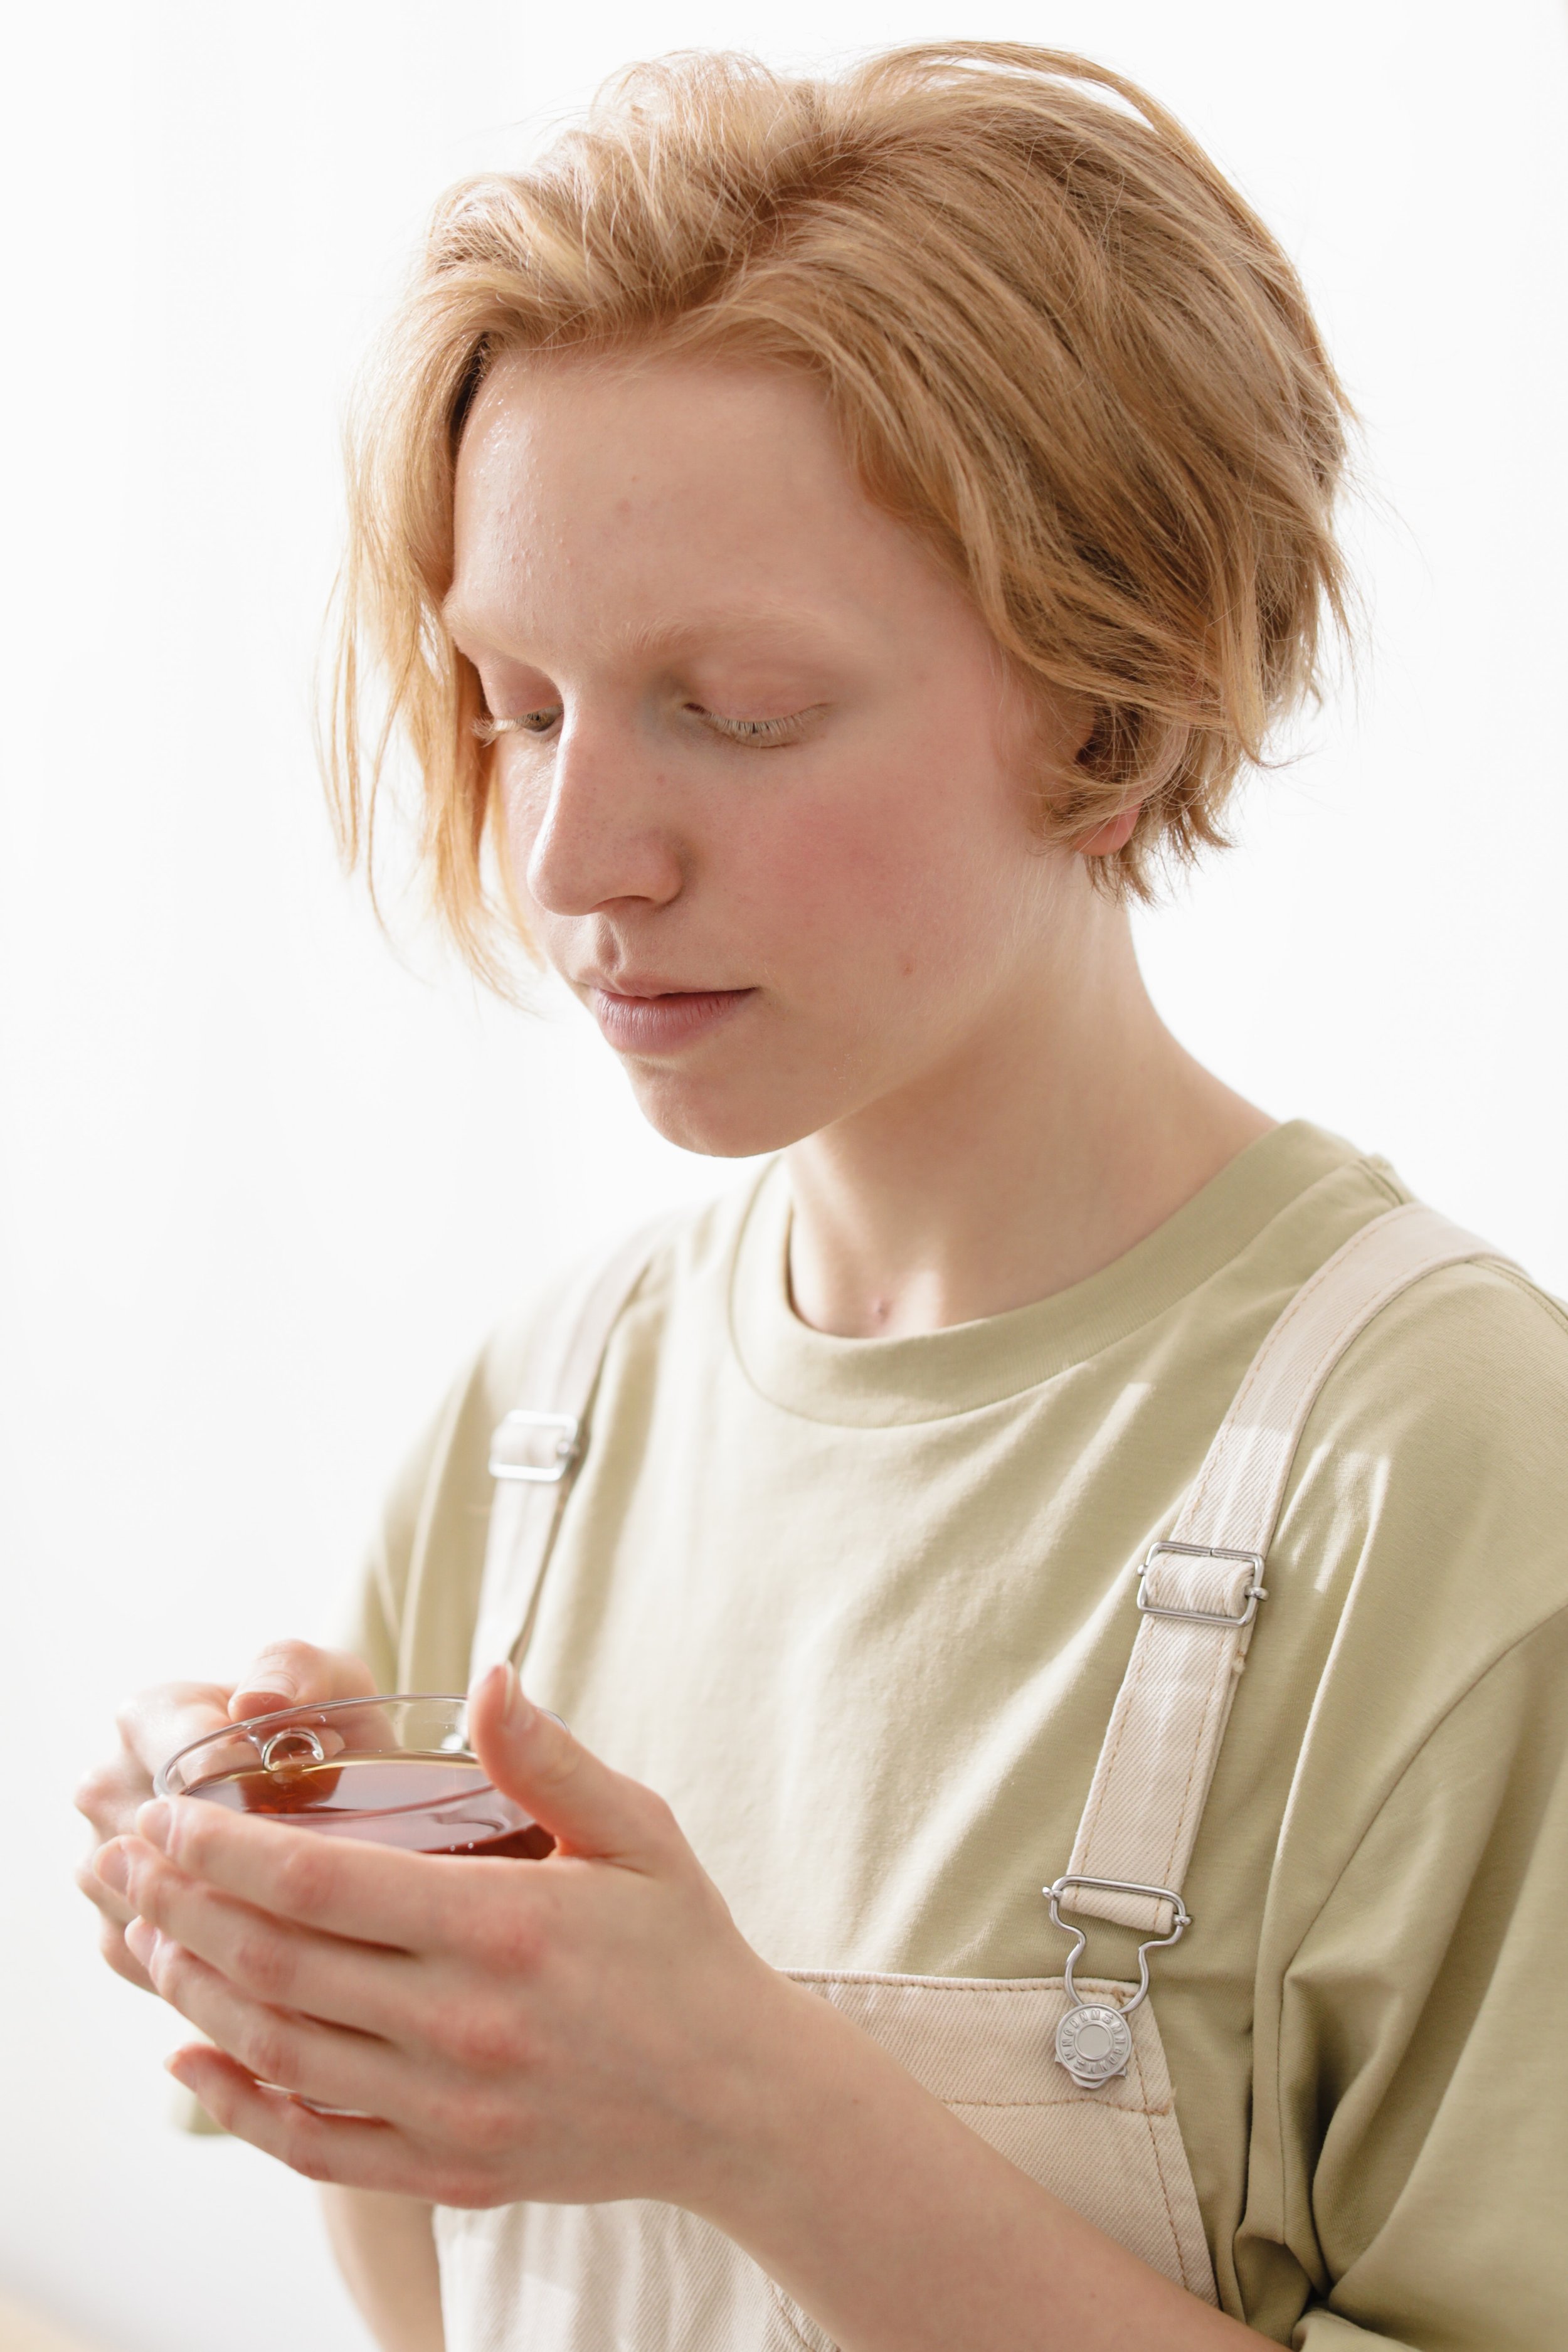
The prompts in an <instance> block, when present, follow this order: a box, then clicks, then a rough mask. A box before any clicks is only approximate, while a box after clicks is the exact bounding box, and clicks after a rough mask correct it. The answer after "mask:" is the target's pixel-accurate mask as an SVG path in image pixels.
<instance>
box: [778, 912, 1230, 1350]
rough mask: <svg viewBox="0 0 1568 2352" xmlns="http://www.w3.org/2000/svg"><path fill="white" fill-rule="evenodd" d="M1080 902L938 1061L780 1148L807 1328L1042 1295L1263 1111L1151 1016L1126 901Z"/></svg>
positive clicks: (1170, 1208)
mask: <svg viewBox="0 0 1568 2352" xmlns="http://www.w3.org/2000/svg"><path fill="white" fill-rule="evenodd" d="M1080 912H1081V918H1082V919H1081V920H1080V922H1079V923H1078V924H1075V925H1074V927H1073V933H1074V936H1073V938H1072V940H1069V941H1068V942H1066V943H1065V944H1064V943H1062V942H1060V941H1059V940H1058V944H1057V949H1056V953H1055V955H1054V957H1053V959H1052V968H1051V969H1049V970H1042V971H1038V972H1037V973H1035V974H1033V975H1031V976H1030V984H1028V985H1027V986H1025V987H1022V988H1019V989H1016V990H1015V991H1014V992H1012V995H1011V996H1010V997H1009V999H1008V1000H1007V1001H1005V1002H1002V1003H998V1004H996V1005H995V1006H994V1007H993V1008H992V1009H991V1011H990V1012H989V1013H988V1015H987V1017H986V1019H985V1021H984V1024H981V1025H980V1026H979V1027H978V1028H977V1029H976V1030H975V1031H973V1032H972V1033H970V1034H966V1035H965V1036H964V1037H963V1039H962V1040H961V1041H960V1043H959V1044H958V1045H957V1046H956V1047H955V1049H954V1050H952V1052H950V1053H949V1054H948V1055H946V1056H945V1057H944V1059H943V1060H942V1062H941V1063H940V1064H939V1065H938V1066H936V1067H934V1068H932V1069H931V1070H929V1071H927V1072H925V1073H922V1074H921V1076H920V1077H919V1078H918V1079H916V1080H915V1081H914V1082H913V1083H911V1084H910V1085H907V1086H905V1087H901V1088H900V1089H898V1090H897V1091H895V1092H893V1093H890V1094H889V1095H887V1096H885V1097H882V1098H881V1099H879V1101H877V1102H875V1103H872V1104H869V1105H868V1106H867V1107H866V1108H863V1109H861V1110H859V1111H858V1112H856V1113H854V1114H853V1115H852V1116H851V1117H849V1118H846V1119H843V1120H840V1121H839V1122H838V1123H837V1125H835V1126H834V1127H832V1128H828V1129H824V1130H823V1131H822V1132H821V1133H819V1134H816V1135H813V1136H808V1137H806V1138H805V1139H804V1140H803V1141H802V1142H800V1143H797V1144H795V1145H793V1146H792V1147H791V1149H790V1150H789V1152H788V1153H787V1155H786V1159H787V1164H788V1168H789V1173H790V1181H791V1186H792V1191H793V1194H794V1203H795V1214H794V1219H793V1223H792V1229H791V1240H790V1283H791V1289H792V1293H793V1297H794V1302H795V1312H796V1313H797V1314H798V1315H799V1316H800V1318H801V1319H802V1320H803V1321H804V1322H805V1323H808V1324H810V1325H811V1326H812V1327H813V1328H814V1329H816V1330H819V1331H827V1332H832V1333H836V1334H837V1335H838V1336H840V1337H842V1338H846V1339H892V1338H906V1337H909V1336H910V1335H912V1334H915V1333H920V1332H926V1331H936V1330H942V1329H944V1328H947V1327H948V1326H949V1325H951V1324H954V1323H968V1322H973V1321H975V1320H977V1319H978V1318H981V1317H983V1316H987V1315H1000V1314H1004V1313H1005V1312H1006V1311H1007V1309H1009V1308H1010V1307H1025V1306H1028V1305H1029V1304H1031V1303H1032V1302H1033V1301H1035V1300H1037V1299H1040V1298H1048V1297H1051V1296H1052V1295H1053V1294H1054V1293H1056V1292H1058V1291H1060V1290H1066V1289H1067V1288H1068V1287H1069V1286H1071V1285H1072V1284H1074V1283H1076V1282H1082V1281H1084V1280H1085V1279H1086V1278H1087V1277H1088V1276H1089V1275H1092V1274H1096V1273H1098V1272H1099V1270H1100V1267H1102V1266H1105V1265H1110V1263H1111V1262H1112V1260H1113V1259H1116V1258H1118V1257H1120V1256H1121V1255H1122V1254H1123V1253H1124V1252H1125V1251H1127V1250H1129V1249H1131V1247H1132V1246H1133V1244H1135V1243H1137V1242H1139V1241H1142V1239H1143V1237H1144V1236H1145V1234H1151V1233H1152V1232H1153V1231H1154V1229H1155V1227H1156V1226H1158V1225H1161V1224H1163V1223H1164V1221H1165V1219H1166V1218H1167V1217H1169V1216H1172V1215H1173V1214H1174V1213H1175V1211H1176V1210H1177V1209H1179V1208H1180V1207H1181V1206H1182V1205H1183V1203H1184V1202H1186V1201H1189V1200H1191V1198H1192V1197H1193V1195H1194V1193H1195V1192H1198V1191H1200V1190H1201V1189H1202V1187H1203V1186H1204V1185H1205V1184H1206V1183H1207V1182H1208V1181H1209V1180H1210V1178H1211V1177H1214V1176H1216V1175H1217V1174H1218V1173H1219V1171H1220V1170H1221V1169H1222V1168H1224V1167H1225V1166H1226V1164H1227V1163H1228V1162H1229V1161H1230V1160H1233V1159H1234V1158H1235V1157H1236V1155H1237V1152H1238V1151H1241V1150H1244V1149H1245V1148H1246V1146H1247V1144H1249V1143H1252V1142H1255V1141H1256V1140H1257V1139H1258V1137H1259V1136H1260V1135H1264V1134H1266V1133H1267V1132H1268V1129H1270V1128H1271V1127H1272V1126H1273V1125H1274V1123H1275V1122H1274V1121H1273V1120H1272V1119H1271V1118H1268V1117H1267V1116H1266V1115H1265V1113H1263V1112H1262V1111H1260V1110H1258V1109H1256V1108H1254V1107H1253V1105H1252V1104H1250V1103H1247V1102H1245V1101H1243V1100H1242V1098H1241V1097H1240V1096H1238V1095H1236V1094H1233V1093H1232V1092H1231V1090H1230V1088H1229V1087H1226V1086H1223V1085H1222V1084H1221V1083H1220V1081H1219V1080H1218V1079H1217V1078H1215V1077H1214V1076H1212V1075H1211V1074H1210V1073H1209V1072H1208V1071H1207V1070H1205V1069H1204V1068H1203V1067H1202V1066H1200V1065H1199V1064H1198V1063H1197V1062H1195V1061H1194V1059H1193V1058H1192V1056H1191V1055H1189V1054H1188V1053H1186V1052H1185V1051H1184V1048H1183V1047H1182V1046H1181V1045H1178V1044H1177V1042H1176V1040H1175V1039H1174V1038H1173V1036H1172V1035H1171V1034H1170V1032H1169V1030H1167V1029H1166V1028H1165V1026H1164V1024H1163V1022H1162V1021H1161V1020H1160V1017H1159V1015H1158V1014H1157V1013H1156V1012H1155V1010H1154V1008H1153V1005H1152V1003H1151V1002H1150V1000H1149V996H1148V992H1147V991H1146V990H1145V988H1144V986H1143V982H1142V974H1141V973H1140V971H1139V970H1138V964H1137V959H1136V956H1135V954H1134V952H1133V948H1132V940H1131V929H1130V927H1129V925H1128V922H1127V919H1126V916H1125V914H1124V913H1123V911H1122V910H1121V908H1115V907H1112V906H1110V905H1108V904H1106V903H1105V902H1104V901H1102V900H1099V899H1096V900H1095V901H1094V903H1093V905H1092V906H1090V907H1088V908H1082V909H1081V910H1080Z"/></svg>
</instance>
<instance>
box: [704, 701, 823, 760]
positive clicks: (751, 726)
mask: <svg viewBox="0 0 1568 2352" xmlns="http://www.w3.org/2000/svg"><path fill="white" fill-rule="evenodd" d="M686 708H687V709H688V710H689V711H690V712H691V713H692V715H693V717H694V718H698V719H701V721H702V723H703V725H704V726H705V727H709V728H711V729H712V730H713V732H714V733H715V734H716V735H722V736H724V737H725V738H726V739H727V740H728V741H730V742H731V743H744V744H747V745H749V746H750V747H751V748H752V750H753V751H771V750H773V749H774V748H776V747H777V746H778V745H780V744H783V743H793V742H795V740H796V739H797V737H798V736H799V734H800V731H801V729H802V728H803V727H804V726H805V722H806V720H807V719H809V718H810V717H811V713H810V711H809V710H796V711H792V712H791V714H790V716H789V717H788V718H787V719H723V718H721V716H720V714H719V713H718V711H716V710H706V709H703V707H702V705H701V704H700V702H689V703H688V704H687V706H686Z"/></svg>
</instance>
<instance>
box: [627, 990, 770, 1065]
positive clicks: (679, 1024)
mask: <svg viewBox="0 0 1568 2352" xmlns="http://www.w3.org/2000/svg"><path fill="white" fill-rule="evenodd" d="M755 994H756V991H755V990H754V989H751V988H672V989H667V990H663V991H661V992H660V993H659V994H658V995H657V996H622V995H619V994H617V993H616V992H615V991H614V990H612V989H608V988H591V989H590V990H589V992H588V1002H589V1003H590V1004H591V1006H592V1007H593V1011H594V1016H595V1020H596V1021H597V1022H598V1024H599V1027H600V1029H601V1030H602V1031H603V1032H604V1034H605V1038H606V1040H607V1041H608V1043H609V1044H610V1045H613V1046H614V1047H615V1048H616V1052H617V1053H620V1054H668V1053H673V1052H675V1051H676V1049H677V1048H678V1047H679V1046H681V1045H690V1043H691V1042H692V1040H693V1038H696V1037H701V1036H704V1035H706V1034H707V1033H708V1031H709V1030H710V1029H714V1028H716V1027H717V1026H718V1024H719V1023H720V1022H721V1021H724V1020H727V1019H728V1017H729V1015H730V1014H731V1013H733V1012H734V1011H735V1010H736V1009H737V1007H738V1006H740V1005H742V1004H744V1003H745V1002H746V1000H747V998H748V997H750V996H754V995H755Z"/></svg>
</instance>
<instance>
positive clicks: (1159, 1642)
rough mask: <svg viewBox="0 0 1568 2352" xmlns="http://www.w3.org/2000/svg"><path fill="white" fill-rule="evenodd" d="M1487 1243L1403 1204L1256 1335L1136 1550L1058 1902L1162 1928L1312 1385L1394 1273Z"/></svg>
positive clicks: (1457, 1258)
mask: <svg viewBox="0 0 1568 2352" xmlns="http://www.w3.org/2000/svg"><path fill="white" fill-rule="evenodd" d="M1500 1255H1501V1253H1500V1251H1498V1250H1495V1249H1494V1248H1493V1247H1492V1246H1491V1244H1489V1243H1488V1242H1484V1241H1481V1240H1479V1239H1478V1237H1477V1236H1476V1235H1475V1234H1468V1233H1465V1232H1463V1231H1462V1230H1461V1229H1460V1227H1458V1225H1452V1224H1450V1223H1448V1221H1447V1218H1446V1217H1441V1216H1439V1215H1438V1214H1437V1213H1436V1211H1435V1210H1432V1209H1427V1208H1424V1207H1423V1206H1422V1205H1421V1204H1420V1203H1419V1202H1409V1203H1408V1204H1406V1205H1405V1207H1403V1208H1398V1209H1391V1210H1390V1211H1389V1212H1388V1213H1387V1214H1386V1215H1384V1216H1381V1217H1374V1218H1373V1221H1372V1222H1371V1223H1370V1224H1366V1225H1363V1227H1362V1229H1361V1231H1360V1232H1359V1233H1357V1234H1353V1235H1352V1238H1351V1240H1349V1241H1348V1242H1346V1244H1344V1247H1343V1248H1342V1249H1341V1250H1338V1251H1336V1253H1335V1255H1333V1256H1332V1257H1331V1258H1330V1259H1328V1260H1327V1262H1326V1263H1325V1264H1324V1265H1321V1266H1320V1267H1319V1269H1318V1271H1317V1273H1316V1274H1314V1275H1313V1276H1312V1277H1311V1279H1310V1281H1309V1282H1307V1283H1305V1284H1304V1285H1303V1286H1302V1287H1301V1289H1300V1290H1299V1291H1298V1292H1297V1294H1296V1296H1295V1297H1294V1298H1293V1299H1292V1300H1291V1302H1290V1304H1289V1307H1287V1308H1286V1309H1285V1312H1284V1313H1283V1315H1281V1316H1280V1318H1279V1321H1278V1322H1277V1323H1276V1324H1275V1326H1274V1328H1273V1329H1272V1330H1271V1331H1270V1332H1269V1333H1268V1338H1267V1339H1265V1340H1264V1342H1263V1345H1262V1347H1261V1348H1260V1349H1258V1353H1257V1355H1256V1356H1255V1357H1254V1358H1253V1360H1252V1363H1251V1365H1250V1367H1249V1369H1248V1370H1247V1377H1246V1379H1245V1380H1244V1381H1242V1384H1241V1387H1240V1389H1239V1390H1238V1391H1237V1396H1236V1400H1235V1402H1234V1403H1233V1404H1232V1405H1231V1407H1230V1410H1229V1412H1227V1413H1226V1417H1225V1420H1224V1421H1223V1423H1221V1425H1220V1429H1219V1433H1218V1434H1217V1436H1216V1437H1215V1441H1214V1444H1212V1445H1211V1446H1210V1448H1209V1450H1208V1453H1207V1454H1206V1456H1205V1460H1204V1464H1203V1467H1202V1468H1201V1469H1200V1471H1199V1472H1198V1475H1197V1477H1196V1478H1195V1479H1194V1483H1193V1486H1192V1488H1191V1491H1190V1492H1189V1494H1188V1496H1187V1498H1186V1500H1185V1502H1184V1504H1183V1506H1182V1508H1181V1511H1180V1513H1179V1514H1178V1516H1177V1519H1176V1523H1175V1525H1174V1527H1173V1528H1172V1530H1171V1533H1170V1536H1169V1537H1168V1538H1166V1540H1164V1541H1163V1542H1162V1543H1157V1544H1155V1545H1154V1546H1153V1547H1152V1549H1151V1551H1150V1552H1149V1554H1148V1557H1147V1559H1145V1561H1144V1563H1143V1572H1142V1577H1141V1578H1140V1580H1139V1584H1138V1596H1137V1605H1138V1608H1139V1611H1140V1612H1141V1614H1140V1618H1139V1624H1138V1633H1137V1636H1136V1639H1135V1640H1134V1642H1133V1644H1132V1655H1131V1660H1130V1662H1129V1664H1128V1667H1127V1673H1126V1675H1125V1677H1124V1678H1123V1681H1122V1684H1121V1690H1120V1691H1119V1692H1118V1694H1117V1698H1116V1705H1115V1707H1114V1709H1113V1711H1112V1714H1111V1717H1110V1726H1109V1727H1108V1728H1107V1731H1106V1735H1105V1744H1104V1746H1103V1747H1102V1748H1101V1749H1100V1761H1099V1763H1098V1764H1097V1765H1096V1767H1095V1773H1094V1780H1093V1783H1092V1785H1091V1787H1090V1789H1089V1801H1088V1803H1087V1804H1086V1805H1085V1807H1084V1811H1083V1819H1082V1821H1081V1822H1079V1832H1078V1838H1077V1841H1076V1843H1075V1844H1074V1846H1073V1851H1072V1859H1071V1861H1070V1862H1069V1863H1068V1874H1067V1880H1066V1881H1060V1882H1058V1885H1060V1887H1061V1890H1062V1891H1061V1906H1062V1908H1063V1909H1064V1910H1070V1911H1077V1912H1082V1913H1086V1914H1088V1915H1089V1916H1092V1917H1095V1918H1100V1919H1114V1920H1118V1921H1120V1922H1121V1924H1122V1925H1123V1926H1125V1927H1136V1928H1138V1929H1140V1930H1142V1932H1143V1933H1145V1934H1148V1935H1152V1936H1157V1937H1166V1936H1169V1935H1170V1934H1171V1933H1172V1930H1173V1926H1174V1924H1175V1920H1176V1917H1177V1912H1176V1907H1175V1901H1174V1898H1175V1897H1177V1896H1178V1895H1180V1893H1181V1890H1182V1882H1183V1880H1184V1877H1185V1875H1186V1870H1187V1864H1188V1861H1189V1860H1190V1858H1191V1855H1192V1851H1193V1843H1194V1839H1195V1837H1196V1835H1197V1830H1198V1823H1199V1822H1200V1820H1201V1819H1202V1817H1203V1810H1204V1806H1205V1802H1206V1801H1207V1798H1208V1792H1209V1784H1210V1782H1211V1781H1212V1780H1213V1779H1214V1770H1215V1763H1216V1761H1217V1759H1218V1756H1219V1746H1220V1741H1221V1739H1222V1738H1224V1735H1225V1727H1226V1720H1227V1719H1228V1717H1229V1715H1230V1706H1231V1700H1232V1698H1233V1697H1234V1696H1235V1693H1236V1685H1237V1677H1238V1676H1239V1675H1240V1673H1241V1670H1242V1667H1243V1665H1244V1664H1245V1662H1246V1657H1247V1644H1248V1643H1249V1642H1250V1641H1251V1639H1252V1628H1253V1622H1254V1620H1255V1619H1256V1617H1257V1614H1258V1606H1259V1604H1260V1603H1261V1602H1264V1601H1267V1599H1268V1595H1267V1592H1266V1591H1265V1590H1264V1563H1265V1561H1266V1559H1267V1557H1268V1547H1269V1545H1270V1543H1271V1542H1272V1541H1273V1538H1274V1528H1275V1522H1276V1521H1277V1520H1278V1518H1279V1509H1280V1506H1281V1504H1282V1503H1283V1501H1284V1497H1285V1488H1286V1485H1287V1483H1288V1481H1289V1475H1290V1465H1291V1464H1292V1462H1293V1461H1294V1460H1295V1456H1296V1448H1297V1446H1298V1444H1300V1437H1301V1432H1302V1430H1303V1429H1304V1428H1305V1426H1306V1423H1307V1416H1308V1414H1309V1413H1310V1412H1311V1410H1312V1407H1313V1405H1314V1403H1315V1402H1317V1398H1318V1394H1319V1391H1320V1390H1321V1388H1322V1385H1323V1382H1324V1381H1326V1380H1327V1378H1328V1376H1329V1374H1330V1372H1331V1371H1332V1370H1333V1368H1334V1366H1335V1365H1336V1364H1337V1363H1338V1361H1339V1360H1340V1358H1341V1357H1342V1355H1343V1354H1344V1351H1345V1349H1347V1348H1348V1347H1349V1346H1350V1344H1351V1342H1352V1339H1355V1338H1356V1337H1357V1336H1358V1334H1359V1333H1361V1332H1362V1331H1363V1330H1364V1329H1365V1328H1366V1327H1367V1325H1368V1324H1369V1323H1370V1322H1371V1321H1372V1319H1373V1316H1374V1315H1376V1314H1378V1313H1379V1312H1380V1311H1381V1310H1382V1308H1384V1307H1386V1306H1387V1305H1388V1303H1389V1301H1390V1300H1391V1299H1393V1298H1395V1297H1398V1295H1399V1293H1400V1292H1401V1291H1403V1290H1405V1289H1407V1288H1408V1287H1409V1286H1410V1284H1412V1283H1413V1282H1419V1281H1420V1279H1421V1277H1422V1276H1423V1275H1426V1274H1431V1273H1434V1272H1435V1271H1436V1269H1437V1268H1438V1267H1439V1266H1445V1265H1458V1264H1461V1263H1463V1262H1464V1261H1465V1260H1467V1259H1471V1258H1492V1259H1497V1258H1499V1257H1500ZM1071 1881H1077V1882H1078V1884H1076V1885H1069V1883H1068V1882H1071ZM1131 1889H1138V1890H1140V1891H1138V1892H1132V1891H1130V1890H1131Z"/></svg>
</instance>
